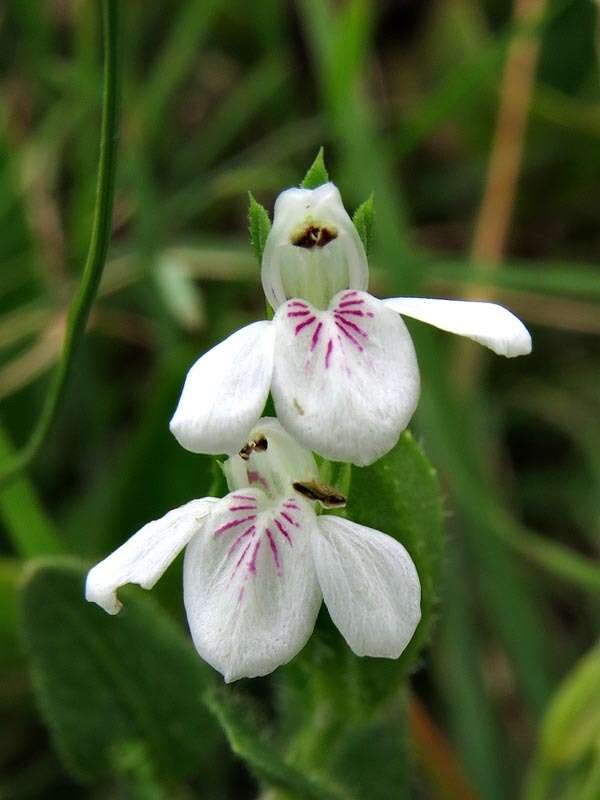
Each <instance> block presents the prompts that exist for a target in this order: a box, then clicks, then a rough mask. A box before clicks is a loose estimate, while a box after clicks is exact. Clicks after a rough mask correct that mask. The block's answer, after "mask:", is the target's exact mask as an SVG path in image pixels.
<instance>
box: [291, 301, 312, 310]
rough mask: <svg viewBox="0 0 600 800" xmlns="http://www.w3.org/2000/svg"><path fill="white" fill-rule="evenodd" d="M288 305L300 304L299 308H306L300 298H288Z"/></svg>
mask: <svg viewBox="0 0 600 800" xmlns="http://www.w3.org/2000/svg"><path fill="white" fill-rule="evenodd" d="M288 306H300V308H308V306H307V305H306V303H303V302H302V301H300V300H290V302H289V303H288Z"/></svg>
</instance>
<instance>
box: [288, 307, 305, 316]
mask: <svg viewBox="0 0 600 800" xmlns="http://www.w3.org/2000/svg"><path fill="white" fill-rule="evenodd" d="M307 314H310V311H309V310H308V308H307V309H306V311H288V317H305V316H306V315H307Z"/></svg>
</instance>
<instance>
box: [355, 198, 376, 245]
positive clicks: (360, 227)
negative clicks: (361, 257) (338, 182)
mask: <svg viewBox="0 0 600 800" xmlns="http://www.w3.org/2000/svg"><path fill="white" fill-rule="evenodd" d="M374 214H375V211H374V208H373V193H372V192H371V194H370V195H369V197H368V198H367V199H366V200H365V202H364V203H361V204H360V205H359V207H358V208H357V209H356V211H355V212H354V216H353V217H352V222H353V223H354V227H355V228H356V230H357V231H358V235H359V236H360V238H361V241H362V243H363V247H364V248H365V253H366V254H367V255H369V251H370V249H371V241H372V237H373V217H374Z"/></svg>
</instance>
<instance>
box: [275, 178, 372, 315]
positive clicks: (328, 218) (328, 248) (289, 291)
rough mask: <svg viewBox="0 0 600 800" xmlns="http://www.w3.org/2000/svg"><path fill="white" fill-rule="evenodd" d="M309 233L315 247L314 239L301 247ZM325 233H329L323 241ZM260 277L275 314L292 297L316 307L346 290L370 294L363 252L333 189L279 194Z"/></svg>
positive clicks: (329, 186)
mask: <svg viewBox="0 0 600 800" xmlns="http://www.w3.org/2000/svg"><path fill="white" fill-rule="evenodd" d="M306 231H310V232H311V233H312V235H313V236H315V237H316V239H315V243H314V246H312V244H311V242H310V236H308V239H309V241H308V242H306V243H304V244H300V243H298V241H297V240H298V238H300V239H302V238H303V233H306ZM322 232H326V237H327V238H326V239H325V240H323V239H322V238H321V236H322ZM330 237H331V238H330ZM294 242H296V243H294ZM261 277H262V284H263V289H264V292H265V295H266V297H267V300H268V301H269V303H270V304H271V306H272V307H273V308H274V309H277V308H278V307H279V306H280V305H281V304H282V303H284V302H285V301H286V299H288V298H291V297H302V298H304V299H309V300H311V301H312V302H315V303H316V302H319V301H320V300H321V299H322V298H323V296H327V300H329V298H330V297H332V296H333V295H334V294H335V293H336V292H337V291H339V290H340V289H343V288H345V287H348V288H350V289H361V290H364V289H366V288H367V286H368V285H369V266H368V263H367V256H366V253H365V249H364V247H363V244H362V241H361V239H360V236H359V235H358V231H357V230H356V228H355V226H354V223H353V222H352V220H351V219H350V217H349V216H348V213H347V211H346V209H345V208H344V204H343V202H342V198H341V195H340V193H339V190H338V189H337V187H336V186H335V185H334V184H333V183H324V184H322V185H321V186H318V187H317V188H316V189H299V188H293V189H286V190H285V191H283V192H281V194H280V195H279V196H278V198H277V200H276V201H275V213H274V215H273V226H272V228H271V230H270V232H269V235H268V237H267V241H266V243H265V249H264V253H263V259H262V270H261ZM326 305H327V301H326V302H325V306H326Z"/></svg>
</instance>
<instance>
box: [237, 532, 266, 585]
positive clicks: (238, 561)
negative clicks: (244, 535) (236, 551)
mask: <svg viewBox="0 0 600 800" xmlns="http://www.w3.org/2000/svg"><path fill="white" fill-rule="evenodd" d="M253 539H254V537H252V538H251V539H250V541H249V542H248V544H247V545H246V547H244V550H243V551H242V555H241V556H240V557H239V558H238V560H237V562H236V565H235V567H234V568H233V573H232V576H231V577H233V576H234V575H235V573H236V572H237V571H238V568H239V566H240V564H241V563H242V561H243V560H244V558H245V556H246V553H247V552H248V550H250V547H251V545H252V541H253ZM259 541H260V539H259Z"/></svg>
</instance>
